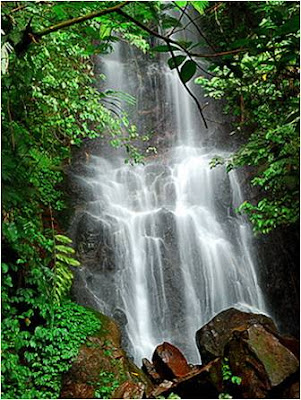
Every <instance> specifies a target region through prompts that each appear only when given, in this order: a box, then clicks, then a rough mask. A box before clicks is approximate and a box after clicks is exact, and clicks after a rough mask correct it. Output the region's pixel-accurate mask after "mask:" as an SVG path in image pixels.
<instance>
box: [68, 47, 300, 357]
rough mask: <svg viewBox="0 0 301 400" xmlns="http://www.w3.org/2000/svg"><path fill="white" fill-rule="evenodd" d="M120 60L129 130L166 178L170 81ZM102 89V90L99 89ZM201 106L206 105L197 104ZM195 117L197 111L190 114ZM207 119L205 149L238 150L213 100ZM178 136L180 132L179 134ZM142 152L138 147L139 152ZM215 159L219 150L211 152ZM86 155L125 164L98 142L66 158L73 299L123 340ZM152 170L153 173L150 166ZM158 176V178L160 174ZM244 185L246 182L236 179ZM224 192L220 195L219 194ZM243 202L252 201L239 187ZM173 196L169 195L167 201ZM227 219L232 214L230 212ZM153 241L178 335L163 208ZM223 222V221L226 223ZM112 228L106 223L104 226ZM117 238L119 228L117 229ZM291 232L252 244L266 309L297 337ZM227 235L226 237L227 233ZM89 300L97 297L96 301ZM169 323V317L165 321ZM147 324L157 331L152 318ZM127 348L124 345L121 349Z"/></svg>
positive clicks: (169, 218) (172, 123)
mask: <svg viewBox="0 0 301 400" xmlns="http://www.w3.org/2000/svg"><path fill="white" fill-rule="evenodd" d="M122 53H127V54H121V59H122V60H124V61H121V63H122V70H123V71H124V73H125V75H124V79H126V80H127V81H128V82H130V85H129V88H128V89H129V91H130V93H131V94H132V95H134V96H135V97H136V99H137V101H136V104H135V105H133V106H127V108H128V112H129V113H130V115H131V121H132V122H134V123H136V125H137V126H138V131H139V132H142V133H150V136H151V139H150V142H149V143H148V145H151V146H156V147H157V150H158V154H157V155H152V156H148V157H149V160H156V161H157V167H156V168H157V170H156V171H155V170H154V171H150V172H153V174H154V176H155V175H156V174H157V175H160V174H162V176H164V174H165V173H166V172H167V170H168V167H167V166H166V163H165V159H166V157H167V155H168V149H169V146H170V144H171V143H172V142H174V141H175V137H176V125H177V123H176V118H175V115H174V111H173V107H174V105H173V104H172V102H168V101H167V100H166V96H164V93H165V92H167V91H168V90H169V91H170V90H171V88H170V87H169V86H168V84H167V83H168V82H169V84H171V82H172V81H167V80H166V77H165V76H164V74H165V72H166V71H165V70H164V66H163V64H162V62H160V61H159V59H157V60H156V59H155V60H152V61H151V63H150V60H149V59H148V58H147V57H146V56H144V55H142V54H141V53H137V52H136V51H134V52H133V51H132V50H131V51H130V52H129V50H126V49H122ZM96 67H97V69H96V72H97V71H98V72H101V71H102V69H103V68H104V66H103V65H102V61H98V62H97V63H96ZM102 89H103V88H102ZM201 101H202V102H203V103H204V102H207V99H204V98H201ZM195 111H196V110H195ZM205 111H206V115H207V117H208V118H209V119H210V120H211V121H213V122H209V129H208V130H204V129H203V127H202V126H201V120H200V119H199V124H200V129H199V134H200V138H201V139H202V141H203V142H202V143H203V145H204V146H208V147H214V148H216V149H222V150H226V151H231V150H233V149H234V148H235V147H236V146H237V142H239V136H238V135H234V136H229V134H230V132H231V127H230V124H229V121H228V120H227V119H225V117H224V116H223V114H222V110H221V107H220V105H216V103H214V102H213V101H212V100H210V101H209V104H208V106H207V107H206V108H205ZM196 114H197V111H196V112H195V113H194V112H193V118H194V121H197V115H196ZM184 133H185V132H184ZM145 147H146V145H143V146H142V149H143V148H145ZM217 153H218V150H217ZM93 155H96V156H103V155H105V156H106V157H107V158H108V159H110V160H113V162H114V159H115V158H117V157H118V156H119V155H123V156H124V157H126V153H125V151H124V150H120V149H119V150H115V149H112V147H110V145H109V144H107V143H106V142H105V141H103V140H102V139H95V140H94V141H90V142H86V143H84V145H83V146H82V147H81V149H79V150H78V151H77V152H76V153H75V154H74V157H73V163H72V166H71V167H70V169H69V193H70V196H71V198H72V200H73V205H74V208H75V214H74V217H73V220H72V223H71V227H70V233H71V236H72V239H73V241H74V243H75V246H76V249H77V253H78V255H79V258H80V260H81V262H82V265H83V266H84V268H82V269H81V270H79V271H76V272H75V274H76V275H75V282H74V286H73V293H74V297H75V298H76V300H77V301H78V302H79V303H80V304H83V305H87V306H90V307H93V308H94V309H99V310H102V312H104V313H106V314H108V315H110V316H111V317H114V318H115V319H116V320H117V321H118V322H119V323H120V326H121V330H122V332H123V337H124V338H125V335H124V333H125V326H126V324H127V322H128V321H127V316H126V315H125V314H124V312H123V311H122V309H121V308H120V306H118V304H120V293H119V287H118V285H119V283H118V282H119V276H120V274H121V273H122V270H121V269H118V267H117V265H116V259H115V256H114V241H113V240H112V237H111V236H110V235H109V233H108V229H107V227H106V225H105V224H103V221H101V219H95V218H94V217H93V215H91V213H89V212H87V211H89V210H87V203H88V202H92V203H93V201H94V200H95V195H94V193H93V190H92V189H91V186H89V184H87V183H85V178H86V177H88V178H89V177H90V178H91V177H92V178H93V174H94V171H93V169H91V168H90V167H89V164H90V160H91V157H93ZM151 168H154V167H153V166H152V167H151ZM159 170H160V171H159ZM241 175H242V177H243V176H244V178H242V179H244V180H246V177H247V175H246V174H245V173H242V174H241ZM222 188H223V189H222ZM225 188H226V186H225V185H221V190H220V193H217V194H215V197H216V199H217V204H219V206H220V208H221V209H223V210H226V208H227V204H228V205H229V202H230V200H229V198H230V195H229V190H226V189H225ZM246 195H248V196H249V195H250V196H253V194H252V193H251V192H250V191H249V190H248V189H247V188H246ZM173 196H174V193H173V192H172V191H171V193H170V198H171V199H172V198H173ZM230 214H231V215H230V217H231V216H233V215H234V213H233V210H230ZM160 218H161V223H160V227H161V228H160V229H161V231H160V238H162V239H163V241H164V244H165V246H164V249H162V260H163V262H164V265H165V277H164V280H165V281H166V282H168V281H173V282H176V283H175V284H173V285H167V286H168V288H169V289H168V292H167V293H166V296H167V297H168V298H170V299H171V300H170V302H169V304H171V306H170V313H171V314H178V315H179V319H178V321H179V323H178V325H175V323H174V321H172V320H171V321H170V322H169V326H170V329H177V330H181V321H184V319H185V312H183V308H182V306H181V305H182V304H183V301H184V300H183V298H182V297H183V296H182V295H181V290H180V289H181V285H182V280H181V274H180V273H179V269H178V267H177V266H178V264H179V257H180V256H179V249H178V248H177V244H176V240H175V237H176V235H177V232H176V226H175V221H174V215H173V214H172V213H170V212H169V211H168V210H167V209H166V210H165V209H162V210H161V211H160ZM225 218H226V217H225ZM110 223H112V224H113V225H114V223H116V222H114V221H113V220H112V221H110ZM115 230H116V231H117V230H118V226H117V225H116V229H115ZM296 231H297V230H294V229H293V228H291V229H290V230H287V231H284V230H277V231H275V232H273V233H271V234H269V235H267V236H259V237H257V238H255V246H254V249H253V250H252V251H254V253H256V256H257V258H258V262H259V265H260V268H259V275H260V276H259V280H260V284H261V287H262V289H263V292H264V296H265V299H266V302H267V303H268V306H269V310H270V311H271V315H272V316H273V318H274V320H275V321H276V323H277V325H278V326H279V328H280V330H281V331H282V332H286V333H291V334H297V333H298V327H299V323H298V316H299V304H298V287H299V283H298V282H299V280H298V270H299V268H298V256H297V254H296V253H297V252H298V249H299V239H298V238H297V235H296ZM229 235H231V233H229ZM96 293H101V296H99V297H98V296H97V295H96ZM166 318H168V316H167V317H166ZM153 323H154V324H155V325H156V324H159V323H160V321H159V320H156V317H155V316H154V321H153ZM184 342H185V338H183V342H179V343H175V344H176V345H177V346H179V347H181V348H183V347H184V348H185V343H184ZM127 348H128V349H129V350H131V349H130V345H129V343H128V342H127Z"/></svg>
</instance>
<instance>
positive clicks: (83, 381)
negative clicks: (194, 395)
mask: <svg viewBox="0 0 301 400" xmlns="http://www.w3.org/2000/svg"><path fill="white" fill-rule="evenodd" d="M93 312H94V314H95V315H96V316H97V318H99V320H100V323H101V324H100V329H99V331H98V332H96V333H95V334H94V335H93V336H89V337H87V340H86V343H84V344H83V345H82V346H81V347H80V350H79V353H78V356H77V358H76V359H75V360H74V362H73V364H72V366H71V368H70V370H69V371H68V372H67V373H66V374H65V376H64V378H63V384H62V390H61V398H65V399H72V398H76V399H85V398H86V399H89V398H112V396H113V392H114V391H116V390H118V388H119V387H120V386H122V385H123V384H124V383H125V382H130V383H131V384H130V385H129V384H128V386H132V387H139V388H140V389H141V388H144V392H145V394H146V395H147V394H148V393H150V391H151V390H152V384H151V382H150V381H149V380H148V378H147V377H146V376H145V374H144V373H143V371H141V370H140V369H139V368H138V367H137V366H136V365H135V364H134V363H133V362H132V361H131V360H129V358H128V357H127V355H126V353H125V351H124V350H123V349H122V347H121V334H120V329H119V327H118V325H117V323H116V322H115V321H114V320H113V319H111V318H109V317H107V316H106V315H104V314H101V313H98V312H96V311H93ZM140 392H141V390H140Z"/></svg>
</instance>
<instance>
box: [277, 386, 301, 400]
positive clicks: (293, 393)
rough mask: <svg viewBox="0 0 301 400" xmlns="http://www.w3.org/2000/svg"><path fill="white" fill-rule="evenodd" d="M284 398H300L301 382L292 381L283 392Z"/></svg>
mask: <svg viewBox="0 0 301 400" xmlns="http://www.w3.org/2000/svg"><path fill="white" fill-rule="evenodd" d="M281 398H282V399H300V382H294V383H292V384H291V385H290V386H289V387H288V388H286V390H285V391H284V392H283V394H282V396H281Z"/></svg>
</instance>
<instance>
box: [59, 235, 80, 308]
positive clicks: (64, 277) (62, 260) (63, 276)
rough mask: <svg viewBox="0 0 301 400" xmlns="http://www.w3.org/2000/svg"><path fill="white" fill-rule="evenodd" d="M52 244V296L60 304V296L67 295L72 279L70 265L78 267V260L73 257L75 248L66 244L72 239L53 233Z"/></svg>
mask: <svg viewBox="0 0 301 400" xmlns="http://www.w3.org/2000/svg"><path fill="white" fill-rule="evenodd" d="M54 238H55V243H63V244H55V246H54V266H53V269H54V284H53V298H54V302H55V303H58V304H60V302H61V300H62V298H63V297H64V296H66V295H68V293H69V291H70V288H71V285H72V280H73V273H72V270H71V269H70V267H79V266H80V262H79V261H77V260H76V259H75V258H74V253H75V250H74V249H73V248H72V247H70V246H66V244H71V243H72V240H71V239H69V238H68V237H67V236H64V235H55V236H54Z"/></svg>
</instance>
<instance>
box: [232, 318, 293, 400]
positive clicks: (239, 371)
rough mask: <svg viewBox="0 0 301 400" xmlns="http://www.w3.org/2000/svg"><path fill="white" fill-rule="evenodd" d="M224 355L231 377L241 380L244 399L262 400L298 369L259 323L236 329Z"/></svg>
mask: <svg viewBox="0 0 301 400" xmlns="http://www.w3.org/2000/svg"><path fill="white" fill-rule="evenodd" d="M225 353H226V355H227V357H228V358H229V363H230V367H231V370H232V372H233V374H234V375H238V376H240V377H241V378H242V382H241V386H240V391H241V396H242V397H243V398H265V397H267V395H268V392H269V391H270V390H272V389H274V388H275V387H277V386H278V385H281V384H282V383H283V382H284V381H285V380H286V379H288V378H289V377H290V376H292V375H293V374H294V373H295V372H296V371H297V370H298V367H299V362H298V360H297V358H296V357H295V356H294V354H293V353H292V352H291V351H290V350H289V349H288V348H286V347H284V346H283V345H282V344H281V343H280V341H279V340H278V339H277V337H276V336H275V335H273V334H272V333H271V332H269V331H267V330H266V329H265V328H263V326H261V325H260V324H254V325H252V326H250V327H248V328H247V329H245V330H236V331H234V332H233V335H232V338H231V340H229V342H228V344H227V346H226V348H225Z"/></svg>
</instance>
